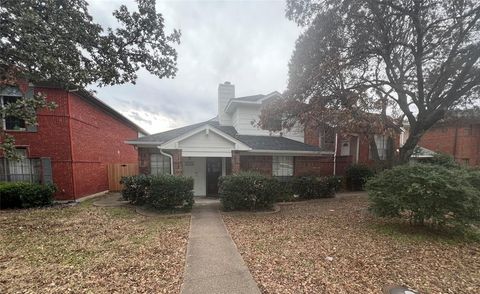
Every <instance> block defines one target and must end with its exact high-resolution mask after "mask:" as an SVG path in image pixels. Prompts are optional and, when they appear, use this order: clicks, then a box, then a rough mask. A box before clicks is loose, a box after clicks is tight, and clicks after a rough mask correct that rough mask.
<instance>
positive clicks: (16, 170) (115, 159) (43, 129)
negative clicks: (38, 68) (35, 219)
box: [0, 83, 145, 200]
mask: <svg viewBox="0 0 480 294" xmlns="http://www.w3.org/2000/svg"><path fill="white" fill-rule="evenodd" d="M34 92H35V93H36V92H41V93H43V94H45V95H46V97H47V100H49V101H54V102H55V103H56V104H57V105H58V106H57V107H56V108H55V109H54V110H41V111H39V112H38V116H37V119H38V126H37V127H29V126H26V125H25V124H24V122H22V121H20V120H18V119H15V118H7V119H6V120H4V125H3V127H4V129H6V133H8V134H10V135H12V136H14V137H15V144H16V146H17V151H18V152H19V153H21V154H22V155H24V156H25V157H26V159H24V160H21V161H19V162H13V161H8V160H7V159H5V158H0V181H34V182H36V181H39V182H51V181H53V183H54V184H55V185H56V186H57V187H58V192H57V194H56V196H55V198H56V199H57V200H73V199H78V198H81V197H84V196H87V195H91V194H94V193H98V192H102V191H105V190H108V179H107V164H112V163H122V164H123V163H125V164H127V163H137V162H138V155H137V151H136V150H135V148H134V147H133V146H130V145H127V144H125V143H124V142H125V141H126V140H128V139H132V138H137V137H138V136H139V133H145V131H144V130H142V129H141V128H139V127H138V126H136V125H135V124H134V123H132V122H131V121H129V120H128V119H127V118H125V117H124V116H122V115H121V114H120V113H118V112H117V111H115V110H114V109H112V108H111V107H109V106H108V105H106V104H105V103H103V102H102V101H100V100H98V99H97V98H95V97H94V96H93V95H92V94H90V93H89V92H88V91H85V90H82V89H77V90H71V91H66V90H62V89H60V88H58V87H55V86H53V85H50V84H48V83H44V84H37V85H35V86H33V85H30V86H29V85H27V84H22V85H21V86H20V87H19V89H16V88H6V89H4V90H2V93H0V98H1V102H2V103H6V102H7V103H8V100H9V99H12V97H25V96H27V97H28V96H29V95H32V94H33V93H34ZM14 99H17V98H14Z"/></svg>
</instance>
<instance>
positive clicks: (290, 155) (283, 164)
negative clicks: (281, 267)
mask: <svg viewBox="0 0 480 294" xmlns="http://www.w3.org/2000/svg"><path fill="white" fill-rule="evenodd" d="M277 98H281V95H280V93H278V92H272V93H270V94H265V95H263V94H261V95H253V96H246V97H236V96H235V86H234V85H233V84H231V83H230V82H225V83H223V84H220V85H219V86H218V115H217V117H215V118H213V119H211V120H208V121H204V122H200V123H197V124H193V125H188V126H185V127H182V128H178V129H173V130H170V131H166V132H162V133H158V134H153V135H150V136H145V137H141V138H135V139H132V140H128V141H127V142H126V143H128V144H130V145H133V146H135V147H137V148H138V153H139V170H140V173H143V174H163V173H170V174H175V175H185V176H190V177H192V178H193V179H194V194H195V195H196V196H203V195H216V194H217V193H218V178H219V177H220V176H222V175H228V174H231V173H236V172H239V171H246V170H252V171H258V172H261V173H263V174H266V175H268V176H274V177H279V178H285V177H291V176H298V175H321V176H325V175H333V174H343V172H344V171H345V169H346V167H347V166H348V165H350V164H351V163H352V162H359V159H361V158H364V157H365V156H368V151H365V150H364V148H363V145H362V144H363V143H362V142H363V141H361V140H360V139H359V138H358V137H354V136H345V138H343V137H342V139H341V140H338V142H337V143H338V146H339V148H338V149H339V151H338V156H334V154H335V148H327V145H328V146H334V145H335V141H333V142H331V138H330V137H325V136H322V135H321V134H320V132H319V131H318V130H310V129H308V128H307V129H305V128H303V127H301V126H295V127H294V128H293V129H292V130H290V131H285V132H282V133H280V134H271V133H270V132H269V131H266V130H262V129H259V128H258V127H256V126H255V124H254V123H253V122H254V121H257V120H258V118H259V115H260V112H261V109H262V107H263V105H265V103H266V102H267V101H269V100H271V99H277ZM334 138H335V136H334ZM337 139H338V137H337ZM328 140H330V141H328ZM333 140H335V139H333ZM359 140H360V141H359ZM365 152H367V155H365ZM352 159H353V160H352Z"/></svg>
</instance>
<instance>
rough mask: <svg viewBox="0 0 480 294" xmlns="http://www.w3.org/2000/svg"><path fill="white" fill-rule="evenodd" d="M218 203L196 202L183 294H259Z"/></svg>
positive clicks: (208, 200) (212, 201)
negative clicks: (224, 221)
mask: <svg viewBox="0 0 480 294" xmlns="http://www.w3.org/2000/svg"><path fill="white" fill-rule="evenodd" d="M219 205H220V203H219V202H218V200H210V199H199V200H196V203H195V206H194V208H193V210H192V223H191V228H190V236H189V239H188V247H187V261H186V270H185V277H184V280H183V285H182V291H181V293H183V294H191V293H195V294H204V293H205V294H207V293H208V294H215V293H249V294H250V293H253V294H255V293H260V290H259V289H258V287H257V284H256V283H255V281H254V280H253V278H252V275H251V274H250V272H249V270H248V268H247V267H246V265H245V263H244V262H243V259H242V257H241V256H240V253H239V252H238V250H237V247H236V246H235V243H233V241H232V238H231V237H230V234H229V233H228V231H227V229H226V227H225V225H224V223H223V220H222V216H221V215H220V212H219V210H218V209H219Z"/></svg>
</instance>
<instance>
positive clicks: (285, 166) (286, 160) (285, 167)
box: [272, 156, 293, 177]
mask: <svg viewBox="0 0 480 294" xmlns="http://www.w3.org/2000/svg"><path fill="white" fill-rule="evenodd" d="M272 175H273V176H274V177H291V176H293V157H292V156H274V157H273V161H272Z"/></svg>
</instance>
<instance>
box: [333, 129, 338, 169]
mask: <svg viewBox="0 0 480 294" xmlns="http://www.w3.org/2000/svg"><path fill="white" fill-rule="evenodd" d="M337 146H338V133H337V132H335V153H334V154H333V175H334V176H335V175H336V173H337Z"/></svg>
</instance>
